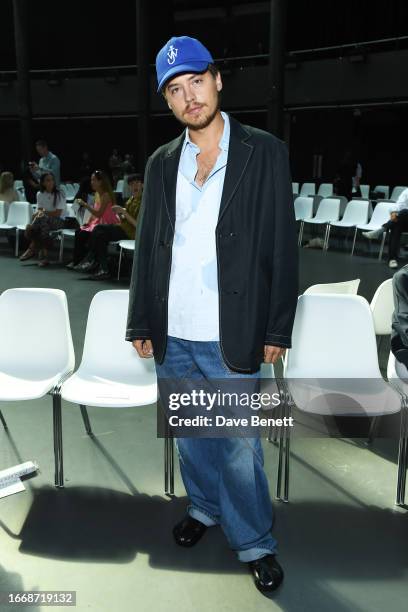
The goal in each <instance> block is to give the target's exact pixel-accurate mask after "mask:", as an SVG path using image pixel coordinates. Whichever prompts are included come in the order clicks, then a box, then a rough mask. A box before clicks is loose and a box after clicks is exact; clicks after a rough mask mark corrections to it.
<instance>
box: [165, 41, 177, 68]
mask: <svg viewBox="0 0 408 612" xmlns="http://www.w3.org/2000/svg"><path fill="white" fill-rule="evenodd" d="M177 51H178V49H176V48H175V47H173V45H170V47H169V50H168V51H167V63H168V64H174V62H175V61H176V57H177Z"/></svg>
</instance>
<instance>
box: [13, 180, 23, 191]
mask: <svg viewBox="0 0 408 612" xmlns="http://www.w3.org/2000/svg"><path fill="white" fill-rule="evenodd" d="M22 187H24V183H23V181H22V180H21V179H16V180H15V181H14V189H15V190H16V191H17V189H21V188H22Z"/></svg>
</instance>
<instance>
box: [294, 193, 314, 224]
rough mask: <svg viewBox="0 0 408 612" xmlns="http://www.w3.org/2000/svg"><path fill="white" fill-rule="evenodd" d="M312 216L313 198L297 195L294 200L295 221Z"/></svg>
mask: <svg viewBox="0 0 408 612" xmlns="http://www.w3.org/2000/svg"><path fill="white" fill-rule="evenodd" d="M312 216H313V198H306V197H303V196H299V197H297V198H296V200H295V217H296V221H301V220H302V219H310V218H311V217H312Z"/></svg>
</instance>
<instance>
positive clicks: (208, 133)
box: [188, 111, 224, 150]
mask: <svg viewBox="0 0 408 612" xmlns="http://www.w3.org/2000/svg"><path fill="white" fill-rule="evenodd" d="M223 131H224V119H223V117H222V115H221V112H220V111H218V113H217V114H216V115H215V117H214V119H213V120H212V121H211V123H210V124H209V125H207V127H205V128H203V129H201V130H191V129H190V128H189V129H188V135H189V138H190V140H191V142H193V143H194V144H196V145H197V146H198V147H199V148H200V149H201V150H206V149H207V150H208V149H212V148H214V147H215V146H216V145H218V143H219V142H220V140H221V137H222V134H223Z"/></svg>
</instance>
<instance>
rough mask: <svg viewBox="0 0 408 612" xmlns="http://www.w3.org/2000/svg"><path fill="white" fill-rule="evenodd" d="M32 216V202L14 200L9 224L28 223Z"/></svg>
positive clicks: (9, 215)
mask: <svg viewBox="0 0 408 612" xmlns="http://www.w3.org/2000/svg"><path fill="white" fill-rule="evenodd" d="M31 217H32V208H31V204H29V203H28V202H12V204H10V207H9V210H8V215H7V224H8V225H11V226H15V225H28V223H30V221H31Z"/></svg>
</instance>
